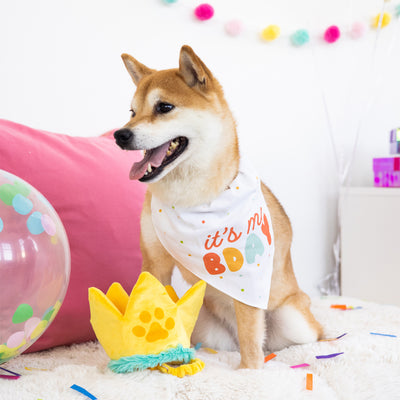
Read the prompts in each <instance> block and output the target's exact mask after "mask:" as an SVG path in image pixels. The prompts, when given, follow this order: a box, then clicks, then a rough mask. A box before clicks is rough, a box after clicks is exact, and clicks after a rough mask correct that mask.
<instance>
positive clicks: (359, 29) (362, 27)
mask: <svg viewBox="0 0 400 400" xmlns="http://www.w3.org/2000/svg"><path fill="white" fill-rule="evenodd" d="M161 1H162V2H163V3H164V4H166V5H170V4H174V3H176V2H177V1H178V0H161ZM384 1H385V2H389V1H390V0H384ZM391 12H392V15H393V16H395V17H396V18H397V19H400V4H397V5H395V6H392V7H391ZM193 13H194V16H195V18H196V19H198V20H199V21H206V20H209V19H211V18H212V17H213V16H214V8H213V7H212V6H211V5H210V4H209V3H203V4H200V5H199V6H197V7H196V8H195V9H194V10H193ZM391 18H392V17H391V14H390V13H388V12H384V13H383V14H377V15H376V16H374V17H373V18H372V21H371V22H372V23H371V24H366V23H364V22H361V21H355V22H354V23H353V24H352V25H351V26H350V27H349V28H348V29H347V30H346V33H347V35H348V37H350V38H352V39H359V38H361V37H363V36H364V35H365V33H366V31H367V29H368V28H370V29H372V28H375V29H380V28H384V27H386V26H388V25H389V24H390V22H391ZM243 28H244V24H243V22H242V21H240V20H238V19H232V20H228V21H225V22H224V30H225V33H226V34H227V35H229V36H232V37H236V36H239V35H240V34H241V33H242V32H243V30H244V29H243ZM260 36H261V39H262V40H264V41H267V42H271V41H273V40H276V39H277V38H278V37H280V36H281V28H280V27H279V26H278V25H269V26H267V27H266V28H264V29H263V30H262V31H261V32H260ZM285 36H286V35H285ZM340 36H341V31H340V29H339V27H338V26H337V25H332V26H329V27H328V28H327V29H326V30H325V32H324V33H323V40H324V41H325V42H326V43H329V44H331V43H335V42H336V41H338V40H339V39H340ZM286 37H287V38H289V40H290V42H291V44H292V45H293V46H295V47H301V46H304V45H305V44H306V43H308V42H309V41H310V40H311V35H310V33H309V32H308V31H307V30H306V29H298V30H296V31H295V32H293V33H292V34H289V35H288V36H286Z"/></svg>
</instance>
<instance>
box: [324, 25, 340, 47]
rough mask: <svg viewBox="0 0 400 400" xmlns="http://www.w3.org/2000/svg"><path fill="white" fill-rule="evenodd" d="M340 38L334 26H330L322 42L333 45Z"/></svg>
mask: <svg viewBox="0 0 400 400" xmlns="http://www.w3.org/2000/svg"><path fill="white" fill-rule="evenodd" d="M339 38H340V29H339V28H338V27H337V26H336V25H332V26H330V27H329V28H328V29H327V30H326V31H325V33H324V40H325V42H327V43H335V42H336V41H337V40H338V39H339Z"/></svg>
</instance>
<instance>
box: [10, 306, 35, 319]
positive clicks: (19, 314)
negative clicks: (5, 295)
mask: <svg viewBox="0 0 400 400" xmlns="http://www.w3.org/2000/svg"><path fill="white" fill-rule="evenodd" d="M32 316H33V310H32V307H31V306H30V305H29V304H20V305H19V306H18V307H17V309H16V310H15V313H14V315H13V317H12V322H13V324H19V323H21V322H25V321H27V320H28V319H29V318H31V317H32Z"/></svg>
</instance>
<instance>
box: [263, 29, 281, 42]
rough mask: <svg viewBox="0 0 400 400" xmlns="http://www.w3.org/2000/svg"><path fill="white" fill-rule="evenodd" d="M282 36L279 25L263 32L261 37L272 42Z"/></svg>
mask: <svg viewBox="0 0 400 400" xmlns="http://www.w3.org/2000/svg"><path fill="white" fill-rule="evenodd" d="M280 34H281V28H279V26H278V25H269V26H267V27H266V28H265V29H264V30H263V31H262V32H261V37H262V39H263V40H265V41H267V42H271V41H272V40H275V39H276V38H278V37H279V35H280Z"/></svg>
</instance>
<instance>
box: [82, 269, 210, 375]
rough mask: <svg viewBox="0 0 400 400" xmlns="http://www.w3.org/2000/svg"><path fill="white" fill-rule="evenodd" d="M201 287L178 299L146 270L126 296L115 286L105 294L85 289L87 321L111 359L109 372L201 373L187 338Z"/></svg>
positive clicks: (200, 298) (201, 295) (199, 302)
mask: <svg viewBox="0 0 400 400" xmlns="http://www.w3.org/2000/svg"><path fill="white" fill-rule="evenodd" d="M205 288H206V283H205V282H204V281H199V282H197V283H196V284H195V285H194V286H192V287H191V288H190V289H189V290H188V291H187V292H186V293H185V294H184V295H183V296H182V298H181V299H179V298H178V296H177V295H176V293H175V291H174V289H173V288H172V287H171V286H166V287H164V286H163V285H162V284H161V283H160V282H159V281H158V280H157V279H156V278H155V277H154V276H153V275H151V274H150V273H148V272H142V273H141V274H140V276H139V279H138V281H137V282H136V285H135V286H134V288H133V289H132V292H131V295H130V296H128V294H127V293H126V292H125V290H124V289H123V288H122V286H121V285H120V284H119V283H113V284H112V285H111V286H110V288H109V289H108V291H107V294H104V293H103V292H102V291H101V290H99V289H96V288H94V287H92V288H90V289H89V304H90V314H91V320H90V322H91V324H92V326H93V329H94V332H95V334H96V336H97V339H98V340H99V342H100V344H101V345H102V346H103V348H104V350H105V351H106V353H107V354H108V356H109V357H110V358H111V361H110V363H109V368H110V369H111V370H112V371H114V372H117V373H122V372H132V371H139V370H143V369H146V368H157V369H159V370H160V371H162V372H167V373H170V374H173V375H176V376H179V377H182V376H184V375H193V374H195V373H196V372H199V371H201V370H202V369H203V367H204V363H203V362H202V361H201V360H199V359H195V358H194V353H195V350H194V349H193V348H190V336H191V335H192V331H193V328H194V325H195V323H196V320H197V317H198V315H199V312H200V308H201V305H202V304H203V298H204V293H205ZM169 363H173V364H176V363H178V364H182V365H180V366H178V367H173V366H172V365H170V364H169Z"/></svg>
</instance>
